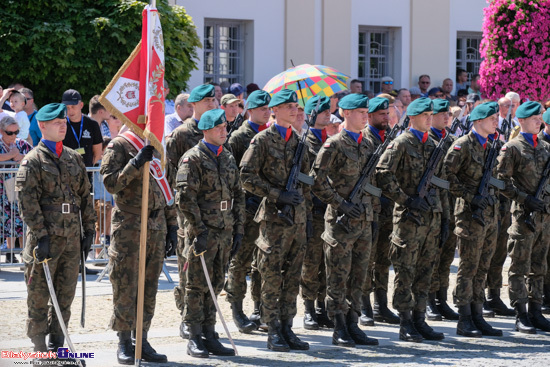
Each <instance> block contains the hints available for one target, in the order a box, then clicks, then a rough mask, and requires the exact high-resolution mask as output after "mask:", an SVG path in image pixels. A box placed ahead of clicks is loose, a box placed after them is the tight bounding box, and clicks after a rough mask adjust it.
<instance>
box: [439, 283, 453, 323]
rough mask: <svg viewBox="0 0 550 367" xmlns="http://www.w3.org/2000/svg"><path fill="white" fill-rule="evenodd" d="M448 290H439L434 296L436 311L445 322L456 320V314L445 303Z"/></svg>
mask: <svg viewBox="0 0 550 367" xmlns="http://www.w3.org/2000/svg"><path fill="white" fill-rule="evenodd" d="M447 290H448V288H439V290H438V291H437V293H436V295H435V305H436V306H437V310H438V311H439V313H440V314H441V316H443V317H444V318H445V319H446V320H453V321H456V320H458V314H457V313H456V312H455V311H454V310H453V309H452V308H451V306H449V304H448V303H447Z"/></svg>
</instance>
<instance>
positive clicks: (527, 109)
mask: <svg viewBox="0 0 550 367" xmlns="http://www.w3.org/2000/svg"><path fill="white" fill-rule="evenodd" d="M541 113H542V106H541V104H540V103H538V102H535V101H527V102H525V103H522V104H521V105H520V106H519V107H518V109H517V110H516V117H517V118H518V119H526V118H529V117H531V116H534V115H540V114H541Z"/></svg>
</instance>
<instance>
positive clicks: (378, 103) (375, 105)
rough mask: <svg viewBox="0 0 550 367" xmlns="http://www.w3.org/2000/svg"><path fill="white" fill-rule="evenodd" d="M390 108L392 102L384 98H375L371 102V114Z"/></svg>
mask: <svg viewBox="0 0 550 367" xmlns="http://www.w3.org/2000/svg"><path fill="white" fill-rule="evenodd" d="M388 108H390V101H388V99H387V98H384V97H375V98H373V99H371V100H370V101H369V113H373V112H376V111H380V110H387V109H388Z"/></svg>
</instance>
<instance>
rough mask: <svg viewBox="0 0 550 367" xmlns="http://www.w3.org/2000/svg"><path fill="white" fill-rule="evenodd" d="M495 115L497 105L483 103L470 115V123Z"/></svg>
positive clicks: (494, 103)
mask: <svg viewBox="0 0 550 367" xmlns="http://www.w3.org/2000/svg"><path fill="white" fill-rule="evenodd" d="M495 113H498V103H496V102H485V103H482V104H480V105H478V106H477V107H476V108H474V109H473V111H472V113H470V121H477V120H482V119H485V118H487V117H489V116H492V115H494V114H495Z"/></svg>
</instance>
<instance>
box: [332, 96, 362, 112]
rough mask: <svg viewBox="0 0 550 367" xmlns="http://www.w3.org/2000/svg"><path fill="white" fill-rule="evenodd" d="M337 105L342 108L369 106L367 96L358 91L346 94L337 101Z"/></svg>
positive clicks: (350, 108)
mask: <svg viewBox="0 0 550 367" xmlns="http://www.w3.org/2000/svg"><path fill="white" fill-rule="evenodd" d="M338 107H340V108H341V109H343V110H354V109H356V108H369V97H367V96H366V95H364V94H360V93H352V94H348V95H347V96H345V97H344V98H342V99H341V100H340V102H338Z"/></svg>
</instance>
